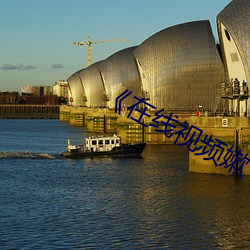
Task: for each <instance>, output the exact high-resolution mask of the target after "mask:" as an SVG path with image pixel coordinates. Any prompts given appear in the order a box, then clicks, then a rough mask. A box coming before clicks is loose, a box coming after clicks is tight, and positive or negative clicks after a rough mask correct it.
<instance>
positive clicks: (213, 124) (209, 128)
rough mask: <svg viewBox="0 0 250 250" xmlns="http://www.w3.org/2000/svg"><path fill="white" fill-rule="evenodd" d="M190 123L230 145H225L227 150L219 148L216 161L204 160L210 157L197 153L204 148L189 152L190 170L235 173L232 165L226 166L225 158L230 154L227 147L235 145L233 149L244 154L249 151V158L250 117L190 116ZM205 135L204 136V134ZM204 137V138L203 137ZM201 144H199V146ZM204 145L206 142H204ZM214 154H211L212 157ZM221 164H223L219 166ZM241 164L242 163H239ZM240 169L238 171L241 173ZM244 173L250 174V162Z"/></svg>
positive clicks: (224, 173) (205, 133)
mask: <svg viewBox="0 0 250 250" xmlns="http://www.w3.org/2000/svg"><path fill="white" fill-rule="evenodd" d="M189 124H190V125H194V126H196V127H198V128H199V129H201V130H203V135H209V136H210V135H212V136H213V139H215V138H216V139H218V140H220V141H222V142H224V143H226V144H227V145H228V147H225V146H223V148H225V150H224V151H223V150H220V149H218V148H215V149H214V152H215V151H216V149H217V150H218V152H217V154H216V157H215V159H216V163H217V166H215V163H214V161H213V160H204V158H209V156H208V154H206V155H196V154H195V153H202V149H200V150H199V151H197V152H189V171H190V172H196V173H210V174H223V175H229V174H233V172H234V171H235V169H234V168H231V167H230V166H229V167H227V168H225V167H226V166H227V165H229V164H230V161H228V164H227V165H226V164H223V163H225V159H227V158H228V156H229V154H228V155H226V154H227V153H228V150H227V148H230V147H231V146H233V149H232V151H234V150H237V151H239V150H241V152H242V154H243V155H246V154H247V153H248V154H249V155H248V158H250V119H249V118H248V117H225V118H222V117H189ZM203 137H204V136H203ZM203 137H202V138H203ZM199 145H202V143H201V144H198V145H197V148H198V146H199ZM203 146H204V144H203ZM220 153H221V157H220V159H219V160H218V161H217V159H218V156H219V155H220ZM212 155H213V154H211V155H210V157H211V156H212ZM224 157H225V158H224ZM220 164H223V165H221V166H219V165H220ZM238 165H240V163H239V164H238ZM239 172H240V171H238V174H239ZM242 175H250V163H249V164H248V165H245V166H244V167H243V169H242Z"/></svg>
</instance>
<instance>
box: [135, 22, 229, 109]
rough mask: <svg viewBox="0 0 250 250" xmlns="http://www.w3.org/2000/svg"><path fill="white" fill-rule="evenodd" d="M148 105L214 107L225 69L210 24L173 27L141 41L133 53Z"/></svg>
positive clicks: (168, 107) (171, 107)
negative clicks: (148, 101)
mask: <svg viewBox="0 0 250 250" xmlns="http://www.w3.org/2000/svg"><path fill="white" fill-rule="evenodd" d="M134 55H135V58H136V60H137V63H138V68H139V70H140V74H141V76H142V85H143V88H144V89H146V90H148V91H149V96H150V103H151V104H153V105H154V106H156V107H157V108H164V109H165V110H171V111H175V110H183V111H185V110H193V109H195V108H196V107H197V106H199V105H202V107H203V108H204V109H205V110H211V109H212V108H213V106H214V103H215V99H216V94H217V91H218V89H219V88H220V85H221V82H223V81H224V68H223V64H222V61H221V58H220V56H219V53H218V51H217V48H216V44H215V41H214V37H213V34H212V30H211V26H210V23H209V21H197V22H190V23H184V24H180V25H176V26H173V27H170V28H167V29H165V30H162V31H160V32H158V33H156V34H155V35H153V36H151V37H150V38H148V39H147V40H146V41H144V42H143V43H142V44H141V45H140V46H139V47H138V48H137V49H136V50H135V51H134Z"/></svg>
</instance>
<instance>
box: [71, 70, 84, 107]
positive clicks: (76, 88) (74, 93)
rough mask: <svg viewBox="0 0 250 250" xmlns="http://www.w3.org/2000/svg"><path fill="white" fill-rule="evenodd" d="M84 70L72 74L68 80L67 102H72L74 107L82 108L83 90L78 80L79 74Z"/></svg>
mask: <svg viewBox="0 0 250 250" xmlns="http://www.w3.org/2000/svg"><path fill="white" fill-rule="evenodd" d="M83 70H84V69H80V70H78V71H77V72H75V73H74V74H72V75H71V76H70V77H69V78H68V79H67V82H68V90H69V100H70V99H71V100H72V104H73V105H74V106H84V105H85V102H84V98H83V97H84V95H85V93H84V89H83V86H82V83H81V80H80V73H81V71H83Z"/></svg>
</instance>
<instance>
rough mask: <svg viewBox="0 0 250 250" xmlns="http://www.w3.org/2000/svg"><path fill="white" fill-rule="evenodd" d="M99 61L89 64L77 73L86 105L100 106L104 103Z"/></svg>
mask: <svg viewBox="0 0 250 250" xmlns="http://www.w3.org/2000/svg"><path fill="white" fill-rule="evenodd" d="M100 63H101V61H100V62H97V63H94V64H92V65H90V66H89V67H87V68H86V69H85V70H83V71H81V72H80V74H79V77H80V79H81V82H82V85H83V89H84V92H85V94H86V98H87V102H86V105H87V106H88V107H90V106H91V107H102V106H104V105H105V102H104V100H103V97H104V94H105V89H104V86H103V81H102V78H101V75H100V72H99V65H100Z"/></svg>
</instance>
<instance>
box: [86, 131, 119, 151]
mask: <svg viewBox="0 0 250 250" xmlns="http://www.w3.org/2000/svg"><path fill="white" fill-rule="evenodd" d="M120 146H121V138H120V137H119V136H117V135H114V136H102V137H101V136H100V137H94V136H91V137H88V138H86V146H85V147H86V151H90V152H97V151H100V152H101V151H104V152H105V151H110V150H112V148H114V147H120Z"/></svg>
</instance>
